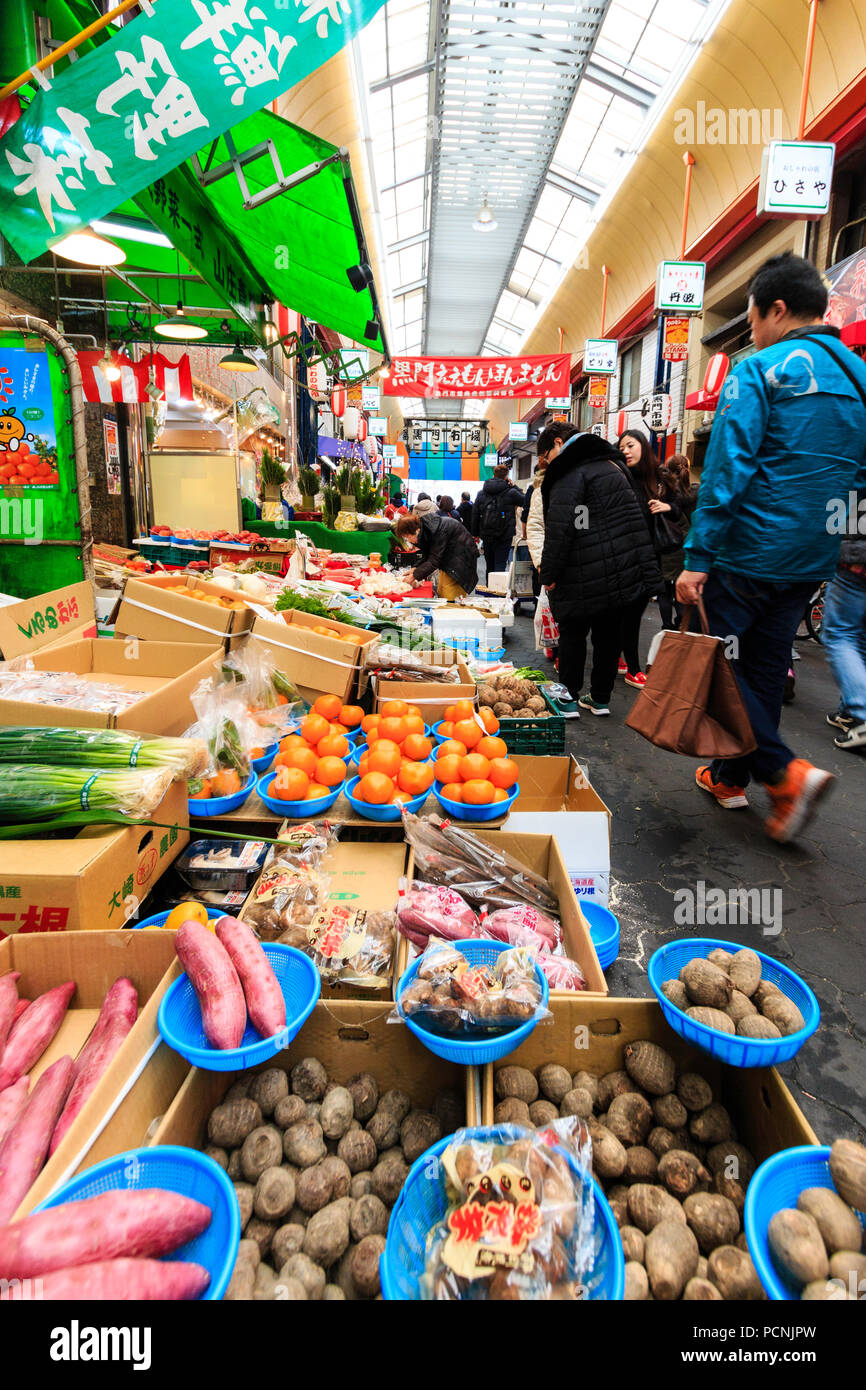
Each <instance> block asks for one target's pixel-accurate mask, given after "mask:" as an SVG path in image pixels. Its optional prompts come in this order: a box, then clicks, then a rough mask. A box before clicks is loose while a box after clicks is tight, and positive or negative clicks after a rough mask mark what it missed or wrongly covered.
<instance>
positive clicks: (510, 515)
mask: <svg viewBox="0 0 866 1390" xmlns="http://www.w3.org/2000/svg"><path fill="white" fill-rule="evenodd" d="M522 506H523V493H522V492H521V491H520V488H519V487H515V486H514V485H513V484H512V483H511V482H509V479H508V468H507V467H506V465H505V464H504V463H498V464H497V465H496V467H495V468H494V470H493V477H492V478H488V479H487V482H486V483H485V484H484V486H483V488H482V489H481V491H480V492H479V494H478V496H477V497H476V498H475V505H474V507H473V508H472V534H473V536H478V537H480V540H481V544H482V546H483V547H484V562H485V564H486V565H487V574H488V576H490V575H491V574H492V573H494V572H496V573H497V574H498V573H501V571H502V570H505V569H507V568H508V556H509V553H510V551H511V544H512V541H513V539H514V531H515V526H516V521H515V513H516V510H517V508H518V507H522Z"/></svg>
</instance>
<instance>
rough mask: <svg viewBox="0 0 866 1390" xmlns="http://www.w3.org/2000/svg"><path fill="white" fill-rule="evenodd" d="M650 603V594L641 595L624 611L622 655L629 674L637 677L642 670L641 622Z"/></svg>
mask: <svg viewBox="0 0 866 1390" xmlns="http://www.w3.org/2000/svg"><path fill="white" fill-rule="evenodd" d="M648 603H649V594H641V596H640V598H639V599H636V600H635V601H634V603H629V604H627V605H626V607H625V608H623V610H622V615H623V616H622V654H623V656H624V657H625V661H626V665H627V666H628V673H629V675H630V676H636V675H637V673H638V671H640V669H641V664H640V653H639V651H638V645H639V643H640V620H641V618H642V617H643V615H644V613H645V612H646V606H647V604H648ZM617 661H619V652H617Z"/></svg>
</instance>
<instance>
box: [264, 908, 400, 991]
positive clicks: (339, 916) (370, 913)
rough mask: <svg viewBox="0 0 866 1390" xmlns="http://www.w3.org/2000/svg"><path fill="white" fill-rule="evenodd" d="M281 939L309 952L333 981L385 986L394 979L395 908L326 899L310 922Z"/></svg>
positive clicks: (286, 932)
mask: <svg viewBox="0 0 866 1390" xmlns="http://www.w3.org/2000/svg"><path fill="white" fill-rule="evenodd" d="M279 940H280V941H281V942H282V943H283V944H284V945H286V946H294V947H296V949H297V950H299V951H303V952H304V954H305V955H308V956H309V957H310V958H311V960H313V961H314V962H315V964H316V966H317V968H318V971H319V974H320V975H321V977H322V979H323V980H327V981H328V982H329V983H331V984H336V983H338V982H339V983H341V984H351V985H358V986H361V985H362V986H364V987H365V988H366V989H385V988H387V987H388V985H389V984H390V979H391V968H392V964H393V961H394V947H395V945H396V942H397V919H396V916H395V914H394V913H393V912H387V911H382V910H379V911H374V910H372V909H369V908H353V907H347V906H346V904H345V903H324V904H323V905H322V906H321V907H320V908H319V910H318V912H317V913H316V914H315V916H314V917H313V919H312V921H311V922H310V923H309V925H308V926H295V927H290V928H289V929H288V930H287V931H285V932H284V933H283V935H282V936H281V937H280V938H279Z"/></svg>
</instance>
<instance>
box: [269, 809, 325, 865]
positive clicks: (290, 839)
mask: <svg viewBox="0 0 866 1390" xmlns="http://www.w3.org/2000/svg"><path fill="white" fill-rule="evenodd" d="M339 836H340V826H339V825H338V824H337V822H336V821H329V820H316V821H304V822H303V823H302V824H295V823H293V822H291V821H283V823H282V825H281V826H280V829H279V831H278V833H277V839H278V840H279V842H280V843H279V844H278V845H274V846H272V848H271V851H270V853H269V855H268V858H267V861H266V867H267V868H271V867H272V866H273V865H278V866H280V867H284V868H310V869H314V868H315V867H316V866H317V865H318V864H319V863H321V861H322V859H323V858H324V856H325V855H326V854H327V852H328V850H329V849H331V848H332V846H334V845H335V844H336V843H337V840H338V839H339Z"/></svg>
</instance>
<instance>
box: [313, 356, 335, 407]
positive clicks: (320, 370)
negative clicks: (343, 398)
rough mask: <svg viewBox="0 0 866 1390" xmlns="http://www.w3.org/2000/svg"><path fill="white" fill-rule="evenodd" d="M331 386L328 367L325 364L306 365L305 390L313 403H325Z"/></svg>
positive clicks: (320, 362) (319, 362)
mask: <svg viewBox="0 0 866 1390" xmlns="http://www.w3.org/2000/svg"><path fill="white" fill-rule="evenodd" d="M332 386H333V381H332V379H331V377H330V376H329V375H328V367H327V364H326V363H325V362H322V361H318V362H308V363H307V389H308V391H309V393H310V395H311V396H312V398H313V400H314V401H319V402H322V403H323V402H325V401H326V400H327V399H328V396H329V394H330V391H331V388H332Z"/></svg>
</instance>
